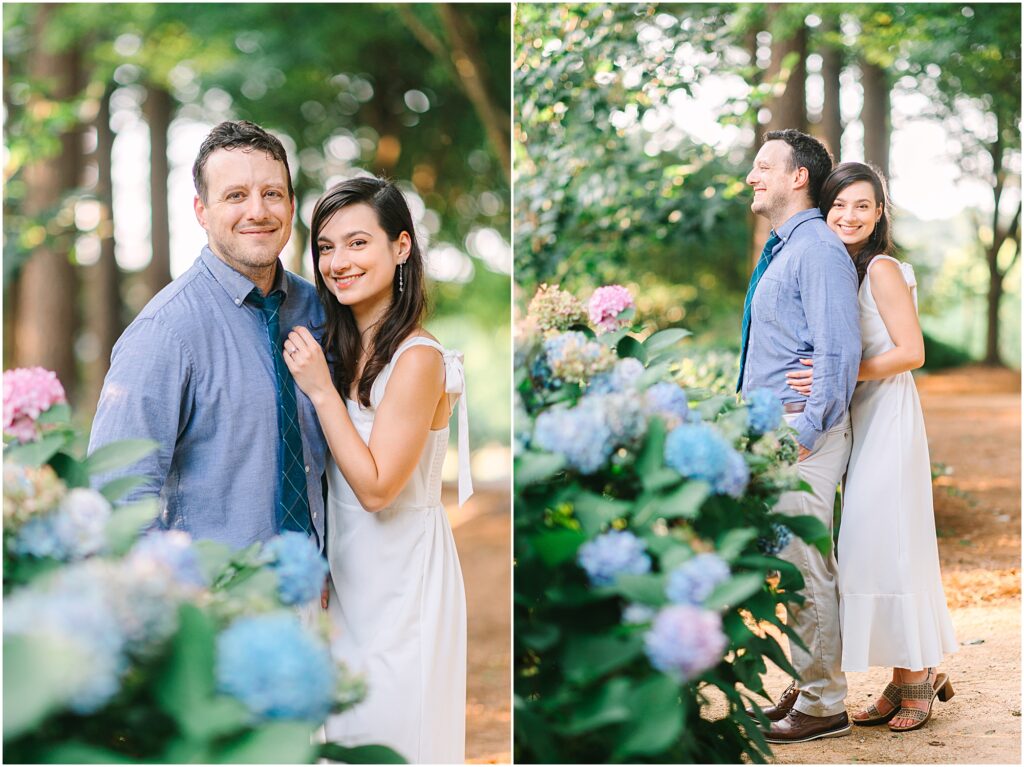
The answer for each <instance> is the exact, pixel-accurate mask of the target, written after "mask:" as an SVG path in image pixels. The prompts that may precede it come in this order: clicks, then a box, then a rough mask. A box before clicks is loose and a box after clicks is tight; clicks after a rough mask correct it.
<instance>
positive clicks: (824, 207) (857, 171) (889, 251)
mask: <svg viewBox="0 0 1024 767" xmlns="http://www.w3.org/2000/svg"><path fill="white" fill-rule="evenodd" d="M857 181H867V182H868V183H869V184H871V187H872V188H873V189H874V190H875V202H876V203H881V205H882V216H881V218H879V219H878V221H877V222H876V223H875V231H873V232H872V233H871V236H870V237H868V238H867V240H865V242H864V244H863V245H862V246H861V247H860V250H858V251H857V252H856V253H853V254H851V255H850V258H852V259H853V265H854V266H855V267H857V280H858V282H864V275H865V274H866V273H867V269H868V264H870V263H871V259H872V258H874V257H875V256H877V255H880V254H885V255H889V256H892V255H895V254H894V253H893V242H892V224H891V222H890V221H889V194H888V191H887V189H886V184H885V178H884V177H883V176H882V174H881V172H880V171H878V170H877V169H875V168H872V167H871V166H870V165H865V164H864V163H862V162H844V163H840V164H839V165H837V166H836V167H835V170H833V171H832V172H831V173H830V174H829V176H828V178H826V179H825V183H824V184H822V185H821V204H820V206H819V210H821V214H822V215H823V216H825V218H826V219H827V218H828V212H829V211H830V210H832V203H834V202H835V201H836V197H838V196H839V193H840V192H841V191H843V190H844V189H846V187H848V186H849V185H850V184H853V183H856V182H857Z"/></svg>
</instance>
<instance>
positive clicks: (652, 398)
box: [644, 381, 699, 425]
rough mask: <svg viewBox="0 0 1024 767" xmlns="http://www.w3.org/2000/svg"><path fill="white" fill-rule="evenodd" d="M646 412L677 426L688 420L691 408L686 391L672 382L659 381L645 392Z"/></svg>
mask: <svg viewBox="0 0 1024 767" xmlns="http://www.w3.org/2000/svg"><path fill="white" fill-rule="evenodd" d="M644 410H645V411H647V413H649V414H650V415H658V416H661V417H662V418H664V419H665V420H666V421H667V422H669V423H670V424H672V425H676V424H680V423H684V422H685V421H686V420H687V415H688V414H689V411H690V406H689V405H688V404H687V398H686V391H685V390H684V389H683V388H682V387H681V386H677V385H676V384H674V383H672V382H671V381H659V382H658V383H656V384H654V385H653V386H651V387H650V388H648V389H647V391H645V392H644ZM698 419H699V416H698Z"/></svg>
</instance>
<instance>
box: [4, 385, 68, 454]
mask: <svg viewBox="0 0 1024 767" xmlns="http://www.w3.org/2000/svg"><path fill="white" fill-rule="evenodd" d="M66 401H67V398H66V397H65V396H64V387H63V386H61V385H60V381H58V380H57V374H56V373H54V372H53V371H51V370H47V369H46V368H16V369H14V370H7V371H5V372H4V431H5V432H6V433H8V434H10V435H11V436H13V437H15V438H16V439H17V440H18V441H19V442H31V441H32V440H34V439H35V438H36V419H37V418H38V417H39V414H40V413H43V412H45V411H47V410H49V409H50V407H51V406H53V405H56V404H58V403H60V402H66Z"/></svg>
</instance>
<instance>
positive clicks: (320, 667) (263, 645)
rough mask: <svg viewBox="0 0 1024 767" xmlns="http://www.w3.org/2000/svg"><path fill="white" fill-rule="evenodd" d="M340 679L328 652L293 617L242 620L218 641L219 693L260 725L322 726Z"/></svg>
mask: <svg viewBox="0 0 1024 767" xmlns="http://www.w3.org/2000/svg"><path fill="white" fill-rule="evenodd" d="M336 675H337V670H336V669H335V667H334V663H333V662H332V661H331V656H330V653H329V652H328V650H327V648H326V647H325V646H324V645H323V644H321V643H320V642H319V641H317V640H316V639H315V638H314V637H313V636H312V635H311V634H310V633H309V632H307V631H306V630H304V629H303V628H302V626H301V624H300V623H299V619H298V617H297V616H295V615H293V614H291V613H286V612H280V613H268V614H265V615H257V616H255V617H250V618H241V619H239V620H237V621H235V622H234V623H233V624H231V626H229V627H228V628H227V629H225V630H224V631H223V632H221V634H220V636H219V637H217V686H218V689H219V690H220V691H221V692H225V693H227V694H228V695H231V696H233V697H235V698H237V699H238V700H240V701H242V703H244V704H245V705H246V707H247V708H248V709H249V710H250V711H251V712H252V713H253V714H255V715H256V717H257V718H258V719H297V720H301V721H306V722H322V721H323V720H324V718H326V716H327V714H328V712H329V711H330V709H331V706H332V704H333V703H334V697H335V681H336Z"/></svg>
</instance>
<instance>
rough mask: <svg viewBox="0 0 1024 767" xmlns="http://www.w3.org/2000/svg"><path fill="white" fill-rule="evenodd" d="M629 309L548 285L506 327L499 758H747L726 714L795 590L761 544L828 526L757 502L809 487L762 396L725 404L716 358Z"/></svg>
mask: <svg viewBox="0 0 1024 767" xmlns="http://www.w3.org/2000/svg"><path fill="white" fill-rule="evenodd" d="M584 305H587V306H588V307H589V312H588V313H587V315H586V319H589V322H590V323H591V324H585V318H584V317H583V316H582V312H581V311H580V308H581V307H582V306H584ZM632 305H633V301H632V298H631V297H630V296H629V294H628V292H627V291H626V290H625V289H624V288H622V287H621V286H607V287H604V288H599V289H598V290H597V291H595V293H594V295H593V297H592V298H591V299H590V300H589V302H583V301H580V300H578V299H576V298H575V297H574V296H572V295H571V294H569V293H566V292H564V291H561V290H559V289H558V287H557V286H547V285H545V286H543V287H542V289H541V290H540V291H538V293H537V296H535V297H534V299H533V301H532V302H531V304H530V308H529V310H528V312H527V315H526V317H525V318H524V319H523V321H522V323H521V324H520V327H519V328H517V339H518V340H517V348H516V361H517V366H516V368H517V372H516V376H517V381H516V404H515V412H516V424H515V456H516V458H515V492H516V500H515V510H516V515H515V561H516V564H515V592H516V593H515V632H514V635H515V657H516V660H515V665H516V668H515V718H516V727H515V739H516V742H515V759H516V761H517V762H518V761H522V762H547V763H551V762H564V763H575V762H591V763H595V764H603V763H609V762H675V763H700V762H740V761H741V760H751V761H755V762H763V761H765V759H766V758H767V757H769V756H770V754H771V752H770V750H769V747H768V744H767V743H766V742H765V740H764V737H763V735H762V734H761V732H760V731H759V730H758V727H757V725H756V723H755V722H754V721H752V720H750V719H749V718H748V717H747V716H746V715H745V714H744V713H743V709H744V708H745V707H746V706H748V705H754V706H759V705H761V704H763V703H764V702H765V691H764V688H763V684H762V681H761V677H762V675H763V674H764V672H765V669H766V665H765V664H766V660H768V659H770V660H772V661H773V662H775V663H776V664H778V665H779V666H780V667H782V668H783V669H786V670H787V671H790V672H791V673H792V667H791V665H790V663H789V661H788V660H787V658H786V655H785V653H784V652H783V649H782V647H781V646H780V645H779V643H778V642H777V641H776V640H775V639H774V638H773V637H772V635H771V634H766V633H765V632H764V631H763V630H762V628H763V624H764V623H770V624H773V625H774V626H776V627H778V629H779V630H780V631H782V632H783V633H786V634H787V635H790V637H791V638H793V635H792V632H791V631H790V630H789V629H788V628H787V627H786V625H785V622H784V620H782V619H780V617H779V613H778V612H777V609H776V608H777V607H778V606H779V605H780V604H784V603H786V602H787V601H791V602H800V601H801V597H800V596H799V595H798V594H797V592H798V591H799V589H800V588H801V587H802V586H803V579H802V577H801V575H800V573H799V571H798V570H797V569H796V568H795V567H793V566H792V565H790V564H789V563H788V562H786V561H784V560H782V559H779V558H778V554H779V553H780V552H781V551H782V549H783V548H785V546H786V545H788V544H789V542H790V541H791V540H792V539H793V537H794V536H799V537H800V538H802V539H804V540H806V541H808V542H810V543H812V544H814V545H816V546H818V547H819V548H822V549H823V550H826V551H827V549H828V547H829V546H830V545H831V541H830V540H829V536H828V533H827V531H826V529H825V527H824V526H823V525H821V523H820V522H818V521H817V520H815V519H813V518H811V517H792V516H786V515H781V514H777V513H774V511H773V507H774V505H775V502H776V501H777V500H778V498H779V496H780V495H781V494H782V493H783V492H786V491H787V490H795V489H800V488H801V487H802V488H803V489H806V486H805V485H802V483H801V482H800V480H799V478H798V476H797V473H796V467H795V462H796V458H797V445H796V442H795V439H794V436H793V432H792V430H791V429H789V428H788V427H786V426H785V425H784V422H783V420H782V407H781V405H780V404H779V402H778V401H777V400H776V399H775V398H774V397H772V396H771V394H770V393H769V392H765V391H759V392H752V393H751V395H750V398H749V401H748V402H739V401H738V399H737V397H736V396H735V395H734V394H731V393H729V392H728V391H727V390H726V389H725V387H724V386H722V385H720V383H721V381H722V380H724V379H725V378H726V376H727V375H728V374H730V373H731V371H730V370H729V368H730V367H731V365H732V363H731V362H730V363H724V362H723V361H722V360H716V364H715V365H714V366H713V369H712V368H709V367H708V366H707V365H706V364H705V363H704V362H698V363H695V362H693V361H692V360H689V358H688V357H687V356H686V355H685V354H684V352H683V349H682V346H681V343H680V342H681V341H682V340H683V339H684V338H685V337H686V336H687V335H688V333H687V332H686V331H684V330H680V329H669V330H663V331H661V332H656V333H653V334H650V335H646V337H644V333H643V328H639V327H632V326H631V325H630V323H631V321H632V316H633V315H632ZM552 307H558V310H557V311H556V310H554V309H553V308H552ZM538 311H541V312H542V316H536V314H537V312H538ZM719 363H721V364H719ZM695 371H696V372H699V373H700V380H699V381H698V382H697V383H696V384H694V385H693V386H691V387H690V388H683V386H681V385H680V384H679V383H678V381H679V380H681V379H682V378H683V376H685V375H689V374H693V373H694V372H695ZM732 380H733V381H735V376H734V375H733V379H732ZM759 624H762V625H760V626H759ZM797 641H799V640H797ZM741 687H742V688H743V689H741ZM712 691H717V692H714V693H712ZM710 694H715V695H717V696H718V697H719V698H722V699H724V700H725V701H726V702H727V705H728V709H727V714H726V715H725V716H724V717H723V718H720V719H719V720H717V721H712V720H710V719H709V716H710V715H709V713H708V712H709V708H708V706H707V705H706V704H707V702H708V696H709V695H710Z"/></svg>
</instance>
